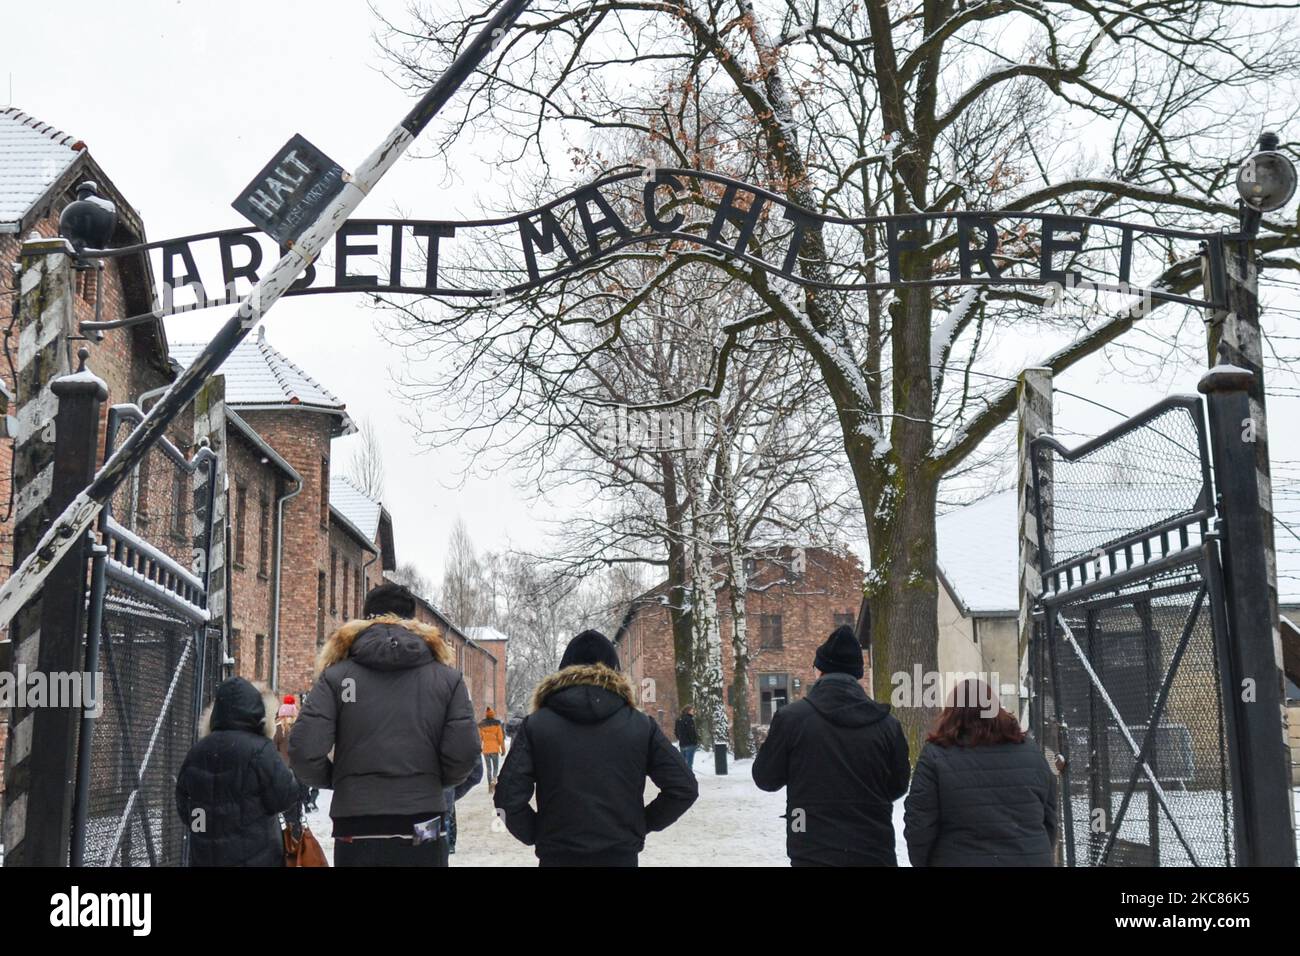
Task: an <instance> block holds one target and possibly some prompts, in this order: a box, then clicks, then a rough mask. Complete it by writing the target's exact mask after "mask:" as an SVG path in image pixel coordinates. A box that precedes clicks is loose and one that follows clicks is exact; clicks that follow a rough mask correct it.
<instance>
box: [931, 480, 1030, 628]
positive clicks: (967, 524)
mask: <svg viewBox="0 0 1300 956" xmlns="http://www.w3.org/2000/svg"><path fill="white" fill-rule="evenodd" d="M1017 521H1018V516H1017V514H1016V493H1015V492H1014V491H1003V492H999V493H997V494H993V495H989V496H988V497H987V498H982V499H980V500H979V501H976V502H974V503H973V504H969V505H964V506H962V507H960V508H956V509H954V510H952V511H949V512H948V513H947V514H945V515H940V516H939V519H938V521H937V522H936V531H937V532H938V538H939V540H938V545H939V573H940V574H941V575H942V576H943V579H944V580H945V581H946V582H947V583H948V587H949V589H950V590H952V592H953V594H954V596H955V597H956V598H957V600H958V602H959V603H960V604H962V605H964V607H965V610H967V611H968V612H970V613H971V614H976V615H980V614H1014V613H1016V611H1017V609H1018V608H1019V607H1020V595H1019V592H1018V590H1017V586H1016V575H1017V573H1018V568H1017V565H1018V564H1019V560H1020V554H1019V547H1018V542H1017V540H1016V534H1017V532H1016V527H1017Z"/></svg>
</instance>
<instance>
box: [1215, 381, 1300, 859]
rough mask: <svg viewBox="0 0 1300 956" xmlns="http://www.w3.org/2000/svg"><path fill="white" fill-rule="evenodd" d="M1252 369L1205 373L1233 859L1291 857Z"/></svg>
mask: <svg viewBox="0 0 1300 956" xmlns="http://www.w3.org/2000/svg"><path fill="white" fill-rule="evenodd" d="M1254 382H1255V374H1254V372H1253V371H1251V370H1250V369H1246V368H1240V367H1237V366H1232V365H1218V366H1215V367H1214V368H1212V369H1210V371H1209V372H1207V373H1206V374H1205V376H1204V377H1203V378H1202V379H1201V381H1200V383H1199V385H1198V388H1199V390H1200V391H1201V392H1202V393H1203V394H1205V395H1206V396H1207V404H1208V406H1209V421H1210V445H1211V455H1212V457H1213V459H1214V479H1215V490H1216V492H1217V496H1218V513H1219V527H1220V536H1219V547H1220V550H1221V552H1222V555H1223V562H1222V563H1223V574H1224V594H1225V603H1226V605H1227V607H1226V611H1227V619H1228V637H1229V640H1228V646H1229V647H1230V648H1231V660H1230V661H1229V665H1230V667H1231V670H1232V678H1233V679H1232V682H1231V686H1232V693H1231V694H1230V695H1229V696H1228V699H1227V702H1226V703H1227V706H1229V707H1231V708H1232V709H1233V713H1234V714H1235V716H1236V720H1235V721H1234V723H1235V733H1236V740H1235V741H1233V743H1234V744H1235V745H1236V747H1237V750H1238V754H1239V756H1240V765H1241V771H1242V772H1241V779H1242V780H1243V781H1244V783H1245V786H1243V787H1242V788H1241V790H1240V792H1238V793H1236V794H1234V799H1235V800H1239V801H1241V804H1242V815H1241V819H1242V820H1243V822H1244V829H1245V832H1244V833H1241V834H1239V839H1238V856H1239V862H1241V863H1242V864H1245V865H1250V866H1295V864H1296V850H1295V816H1294V810H1293V807H1292V799H1293V798H1292V793H1291V757H1290V749H1289V747H1288V740H1287V715H1286V708H1285V697H1284V694H1283V684H1282V644H1281V639H1280V636H1279V634H1278V632H1277V628H1276V626H1275V621H1276V618H1275V617H1274V615H1273V613H1272V607H1271V603H1270V600H1269V597H1270V590H1271V582H1270V578H1271V575H1270V571H1271V569H1270V567H1269V562H1268V556H1267V551H1266V541H1267V539H1266V537H1265V523H1266V519H1268V518H1271V516H1270V515H1268V513H1267V512H1266V511H1265V510H1264V508H1263V502H1262V501H1261V497H1262V490H1261V483H1260V476H1259V472H1258V465H1257V461H1256V449H1255V443H1254V439H1255V437H1256V434H1255V429H1254V418H1253V416H1252V411H1253V409H1252V404H1253V400H1252V397H1251V389H1252V386H1253V383H1254Z"/></svg>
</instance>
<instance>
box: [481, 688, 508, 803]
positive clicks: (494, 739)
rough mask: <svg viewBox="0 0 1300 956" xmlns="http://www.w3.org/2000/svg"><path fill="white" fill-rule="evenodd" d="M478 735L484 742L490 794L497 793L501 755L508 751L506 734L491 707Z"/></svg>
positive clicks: (484, 758)
mask: <svg viewBox="0 0 1300 956" xmlns="http://www.w3.org/2000/svg"><path fill="white" fill-rule="evenodd" d="M478 735H479V737H480V738H481V739H482V741H483V761H484V763H485V764H486V765H487V778H488V793H495V792H496V788H497V771H498V769H499V768H500V763H501V754H503V753H504V752H505V749H506V732H505V728H503V727H502V726H501V721H499V720H497V715H496V714H495V713H494V712H493V710H492V708H491V707H489V708H488V709H487V713H486V714H485V715H484V717H483V719H482V720H480V721H479V722H478Z"/></svg>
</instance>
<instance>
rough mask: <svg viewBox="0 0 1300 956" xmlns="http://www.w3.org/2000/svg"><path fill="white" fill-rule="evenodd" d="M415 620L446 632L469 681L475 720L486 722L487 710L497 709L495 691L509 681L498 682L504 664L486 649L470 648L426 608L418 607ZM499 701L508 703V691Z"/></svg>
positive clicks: (471, 645)
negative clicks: (494, 698)
mask: <svg viewBox="0 0 1300 956" xmlns="http://www.w3.org/2000/svg"><path fill="white" fill-rule="evenodd" d="M415 618H416V620H418V621H422V622H424V623H425V624H432V625H434V626H435V627H437V628H438V629H439V630H441V631H442V634H443V638H444V639H445V640H446V641H447V643H448V644H450V645H451V648H452V653H453V654H454V655H455V657H454V661H453V666H454V667H455V668H456V669H457V670H459V671H460V672H461V673H462V674H463V675H464V677H465V687H466V689H467V690H468V691H469V696H470V700H471V701H472V702H473V704H474V715H475V719H476V720H482V719H483V711H484V709H485V708H487V707H492V708H493V709H494V710H495V709H497V708H496V705H495V704H493V703H492V695H493V694H494V693H495V691H494V687H496V686H498V685H500V686H502V687H504V683H505V679H504V678H503V677H501V678H498V677H497V675H496V669H499V668H502V666H503V662H502V663H497V662H494V661H493V660H492V657H491V655H490V654H489V653H488V651H486V650H485V649H484V648H483V647H481V646H478V645H475V644H470V643H469V642H468V641H466V640H465V638H464V637H462V636H461V635H460V634H458V633H456V632H455V631H452V630H448V629H447V627H446V626H445V625H444V624H443V623H442V622H441V621H439V620H438V618H437V617H436V616H434V614H433V612H432V611H430V610H429V609H428V608H427V607H425V606H424V605H423V604H419V605H416V611H415ZM498 699H499V700H501V701H504V700H505V694H504V691H503V692H502V695H501V697H500V698H498Z"/></svg>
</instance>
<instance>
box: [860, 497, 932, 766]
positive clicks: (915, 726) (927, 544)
mask: <svg viewBox="0 0 1300 956" xmlns="http://www.w3.org/2000/svg"><path fill="white" fill-rule="evenodd" d="M937 491H938V484H937V482H936V481H935V480H934V479H933V478H931V477H929V476H928V475H926V474H924V473H919V474H914V475H912V476H910V477H907V478H904V479H901V480H899V482H898V483H897V484H896V485H895V490H894V492H893V494H892V495H891V496H890V497H889V498H888V501H889V502H890V503H891V504H892V508H888V510H887V512H886V513H885V514H881V513H880V512H879V511H878V512H877V513H876V514H877V517H878V518H879V519H880V520H877V521H875V522H873V523H872V526H871V528H870V529H869V530H870V532H871V533H870V534H869V537H870V538H871V553H872V555H873V559H872V570H871V575H870V577H869V579H868V589H867V598H868V601H869V602H870V607H871V667H872V696H874V697H875V699H876V700H878V701H880V702H881V703H889V704H892V705H893V713H894V716H896V717H897V718H898V719H899V721H900V722H901V723H902V725H903V731H904V733H905V734H906V735H907V741H908V747H909V751H910V754H911V757H912V761H913V762H915V761H916V758H917V756H918V755H919V754H920V752H921V747H922V745H923V744H924V742H925V735H926V733H928V732H929V730H930V728H931V725H932V724H933V722H934V718H935V716H936V713H937V712H936V710H935V709H934V707H933V706H931V705H932V704H933V701H927V700H926V699H925V698H924V697H923V696H922V690H923V689H924V686H925V684H924V682H925V681H926V680H927V679H929V680H933V679H934V676H935V675H937V673H938V670H939V647H938V633H939V612H938V604H937V598H938V595H937V587H938V585H937V582H936V578H935V553H936V548H935V523H934V507H935V497H936V494H937ZM918 671H919V673H918ZM918 678H919V679H918ZM895 688H898V691H899V693H898V694H895Z"/></svg>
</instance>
